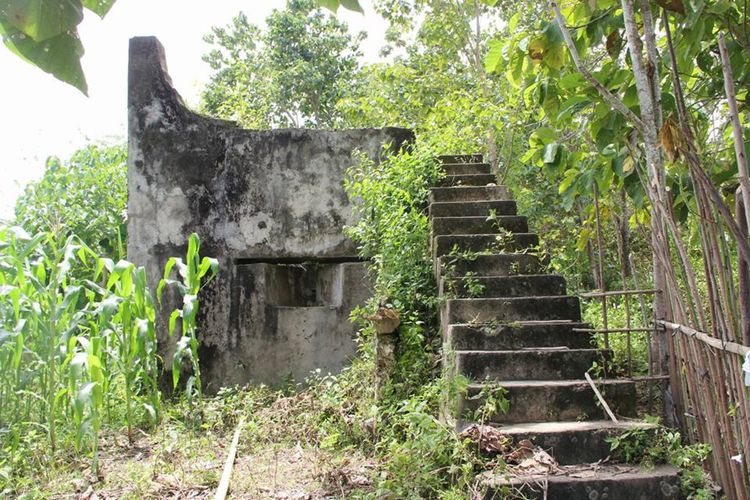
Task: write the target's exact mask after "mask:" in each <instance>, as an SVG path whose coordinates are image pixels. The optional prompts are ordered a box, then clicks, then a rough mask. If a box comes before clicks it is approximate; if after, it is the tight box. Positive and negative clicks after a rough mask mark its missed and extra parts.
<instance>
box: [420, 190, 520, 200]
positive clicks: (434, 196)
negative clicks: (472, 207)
mask: <svg viewBox="0 0 750 500" xmlns="http://www.w3.org/2000/svg"><path fill="white" fill-rule="evenodd" d="M510 199H511V197H510V195H509V193H508V188H507V187H505V186H453V187H435V188H430V203H442V202H446V201H493V200H510Z"/></svg>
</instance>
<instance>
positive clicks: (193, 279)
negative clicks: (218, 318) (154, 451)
mask: <svg viewBox="0 0 750 500" xmlns="http://www.w3.org/2000/svg"><path fill="white" fill-rule="evenodd" d="M198 250H199V248H198V242H197V238H191V243H190V245H189V252H188V262H189V264H188V265H187V266H185V268H186V271H187V272H186V274H187V277H186V280H185V282H186V285H185V286H186V287H187V288H186V289H187V290H188V291H189V292H190V293H192V294H193V295H195V294H197V288H196V283H198V284H200V281H201V278H202V277H203V276H204V275H205V274H206V273H207V272H208V271H209V270H211V271H212V272H215V263H214V261H212V260H211V259H203V260H202V261H199V257H198ZM190 307H192V310H193V311H197V308H198V304H197V299H192V300H191V301H190ZM186 308H187V307H185V308H183V311H184V310H185V309H186ZM191 314H192V318H191V319H190V314H185V315H184V316H186V317H189V319H188V320H187V321H186V322H185V323H186V324H187V325H188V328H189V330H188V333H189V335H190V336H191V338H194V337H195V323H194V312H193V313H191ZM155 317H156V311H155V306H154V301H153V298H152V295H151V292H150V291H149V289H148V286H147V282H146V271H145V269H144V268H142V267H136V266H135V265H134V264H132V263H130V262H127V261H125V260H120V261H118V262H115V261H113V260H112V259H110V258H107V257H99V256H97V254H96V252H94V251H93V250H92V249H91V248H90V247H89V246H88V245H86V243H85V242H84V241H83V240H82V239H81V238H79V237H78V236H75V235H70V236H67V237H66V238H64V239H58V235H57V234H53V233H39V234H37V235H35V236H31V235H29V234H28V233H27V232H26V231H25V230H23V229H22V228H20V227H17V226H15V227H3V228H0V443H1V444H2V450H3V453H2V454H1V455H0V471H2V472H3V473H2V474H0V479H1V480H2V482H0V491H2V490H3V489H4V487H5V485H4V484H3V483H5V482H6V481H12V480H14V477H15V476H16V475H19V474H24V471H25V468H26V467H31V466H34V467H40V466H41V467H46V466H47V465H48V464H50V463H53V462H54V460H55V454H56V452H58V451H59V450H64V449H65V448H66V447H72V448H73V449H74V450H75V452H76V453H82V452H84V451H86V452H88V453H91V456H92V460H93V464H92V469H93V470H94V471H96V470H97V468H98V447H99V434H100V431H101V430H102V428H103V425H104V424H108V425H112V426H121V425H123V424H124V426H125V427H127V433H128V438H129V439H130V440H131V442H132V440H133V427H134V426H139V425H142V424H150V425H153V424H155V423H157V422H158V420H159V418H160V414H161V393H160V391H159V387H158V377H159V370H158V364H159V358H158V355H157V335H156V327H155ZM40 435H41V436H46V438H47V443H48V446H47V449H46V450H45V453H41V454H40V453H37V452H34V453H33V454H32V455H31V456H29V457H26V455H27V454H28V453H31V448H30V446H31V443H32V442H33V439H35V438H38V437H39V436H40ZM33 460H36V462H32V461H33Z"/></svg>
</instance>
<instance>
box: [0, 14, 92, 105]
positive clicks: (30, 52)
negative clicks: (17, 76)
mask: <svg viewBox="0 0 750 500" xmlns="http://www.w3.org/2000/svg"><path fill="white" fill-rule="evenodd" d="M0 35H2V37H3V42H4V43H5V46H6V47H8V48H9V49H10V50H11V51H12V52H14V53H15V54H17V55H18V56H20V57H21V58H22V59H25V60H27V61H28V62H30V63H31V64H33V65H35V66H37V67H39V68H40V69H42V70H43V71H46V72H47V73H50V74H52V75H53V76H54V77H55V78H57V79H58V80H61V81H63V82H66V83H69V84H71V85H73V86H74V87H75V88H77V89H78V90H80V91H81V92H83V93H84V94H86V95H88V86H87V84H86V77H85V76H84V75H83V68H81V56H82V55H83V45H82V44H81V41H80V40H79V38H78V34H77V32H76V31H75V30H71V31H69V32H67V33H63V34H62V35H57V36H55V37H52V38H50V39H48V40H45V41H43V42H37V41H35V40H33V39H32V38H31V37H29V36H27V35H25V34H23V33H21V32H20V31H18V30H17V29H16V28H14V27H13V26H11V25H9V24H6V23H4V22H3V20H2V19H1V18H0Z"/></svg>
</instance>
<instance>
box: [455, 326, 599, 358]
mask: <svg viewBox="0 0 750 500" xmlns="http://www.w3.org/2000/svg"><path fill="white" fill-rule="evenodd" d="M584 327H585V325H583V324H573V325H572V326H566V325H565V326H542V325H533V326H520V327H519V326H514V325H502V326H499V327H494V328H493V327H490V326H486V327H476V328H474V327H470V326H468V325H451V326H449V327H448V329H447V333H446V342H448V343H449V345H450V347H451V349H453V350H456V351H472V350H476V351H481V350H498V351H499V350H504V349H508V350H510V349H523V348H524V347H557V346H568V347H570V348H571V349H587V348H590V347H592V345H593V340H592V336H591V335H589V334H585V333H576V332H573V331H571V329H572V328H584Z"/></svg>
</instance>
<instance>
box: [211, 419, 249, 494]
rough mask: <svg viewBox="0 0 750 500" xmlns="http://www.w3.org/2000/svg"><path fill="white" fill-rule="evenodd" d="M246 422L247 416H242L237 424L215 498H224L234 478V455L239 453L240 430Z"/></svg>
mask: <svg viewBox="0 0 750 500" xmlns="http://www.w3.org/2000/svg"><path fill="white" fill-rule="evenodd" d="M244 423H245V417H242V418H241V419H240V422H239V423H238V424H237V428H236V429H235V430H234V437H233V438H232V445H231V446H230V447H229V454H228V455H227V461H226V462H225V463H224V472H222V474H221V481H220V482H219V487H218V488H217V489H216V495H214V500H224V499H225V498H226V497H227V493H228V492H229V481H230V479H232V469H234V457H235V456H236V455H237V444H238V443H239V441H240V431H241V430H242V426H243V424H244Z"/></svg>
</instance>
